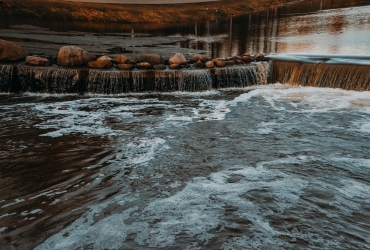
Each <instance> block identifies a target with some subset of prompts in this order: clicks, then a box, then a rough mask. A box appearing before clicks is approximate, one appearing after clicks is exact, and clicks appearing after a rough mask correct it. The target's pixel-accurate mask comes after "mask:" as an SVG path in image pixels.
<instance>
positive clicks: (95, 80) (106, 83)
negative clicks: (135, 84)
mask: <svg viewBox="0 0 370 250" xmlns="http://www.w3.org/2000/svg"><path fill="white" fill-rule="evenodd" d="M86 86H87V87H86V88H87V92H90V93H97V94H120V93H127V92H131V91H132V80H131V74H130V71H126V70H124V71H100V70H90V71H89V73H88V76H87V79H86Z"/></svg>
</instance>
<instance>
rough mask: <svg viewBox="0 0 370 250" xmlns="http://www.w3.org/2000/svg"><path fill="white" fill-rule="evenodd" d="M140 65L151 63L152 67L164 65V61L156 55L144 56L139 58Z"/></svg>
mask: <svg viewBox="0 0 370 250" xmlns="http://www.w3.org/2000/svg"><path fill="white" fill-rule="evenodd" d="M137 61H138V62H139V63H144V62H145V63H150V64H151V65H152V66H154V65H157V64H164V59H163V57H161V56H160V55H156V54H142V55H140V56H139V57H138V58H137Z"/></svg>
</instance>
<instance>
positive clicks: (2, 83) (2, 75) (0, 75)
mask: <svg viewBox="0 0 370 250" xmlns="http://www.w3.org/2000/svg"><path fill="white" fill-rule="evenodd" d="M13 73H14V66H12V65H0V92H10V91H12V89H11V87H12V83H13Z"/></svg>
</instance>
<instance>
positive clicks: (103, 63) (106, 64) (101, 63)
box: [87, 60, 112, 69]
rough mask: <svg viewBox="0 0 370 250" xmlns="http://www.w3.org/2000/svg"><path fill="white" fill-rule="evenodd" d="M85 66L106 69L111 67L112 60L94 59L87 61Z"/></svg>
mask: <svg viewBox="0 0 370 250" xmlns="http://www.w3.org/2000/svg"><path fill="white" fill-rule="evenodd" d="M87 66H88V67H89V68H93V69H108V68H111V67H112V61H111V60H96V61H91V62H89V63H88V64H87Z"/></svg>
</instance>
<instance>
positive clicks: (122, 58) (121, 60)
mask: <svg viewBox="0 0 370 250" xmlns="http://www.w3.org/2000/svg"><path fill="white" fill-rule="evenodd" d="M126 61H127V57H125V56H124V55H119V56H117V57H116V62H117V63H118V64H124V63H126Z"/></svg>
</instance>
